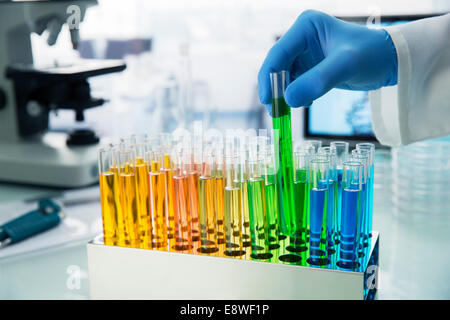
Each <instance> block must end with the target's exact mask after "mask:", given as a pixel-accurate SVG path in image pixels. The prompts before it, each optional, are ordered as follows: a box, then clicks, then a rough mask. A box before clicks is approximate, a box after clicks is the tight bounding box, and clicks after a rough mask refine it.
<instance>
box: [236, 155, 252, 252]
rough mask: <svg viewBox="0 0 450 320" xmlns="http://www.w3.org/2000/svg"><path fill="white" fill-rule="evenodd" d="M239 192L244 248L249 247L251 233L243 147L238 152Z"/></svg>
mask: <svg viewBox="0 0 450 320" xmlns="http://www.w3.org/2000/svg"><path fill="white" fill-rule="evenodd" d="M238 161H239V164H238V170H239V182H240V186H239V192H240V194H241V207H242V209H241V212H242V246H243V247H244V248H247V247H250V246H251V245H252V242H251V232H250V212H249V198H248V182H247V181H248V163H247V150H245V148H244V147H242V149H241V150H240V152H239V159H238Z"/></svg>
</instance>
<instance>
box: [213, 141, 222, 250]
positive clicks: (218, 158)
mask: <svg viewBox="0 0 450 320" xmlns="http://www.w3.org/2000/svg"><path fill="white" fill-rule="evenodd" d="M214 158H215V159H214V162H215V166H216V170H215V177H214V179H215V184H216V186H215V188H216V216H217V243H218V244H224V243H225V226H224V220H225V202H224V188H225V177H224V162H223V161H224V158H223V153H222V150H219V149H217V150H216V151H215V156H214Z"/></svg>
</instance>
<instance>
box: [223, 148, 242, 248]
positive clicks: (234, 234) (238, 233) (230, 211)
mask: <svg viewBox="0 0 450 320" xmlns="http://www.w3.org/2000/svg"><path fill="white" fill-rule="evenodd" d="M238 159H239V158H238V156H235V155H231V156H226V157H225V174H226V179H225V189H224V193H225V197H224V198H225V216H224V229H225V243H226V245H225V255H227V256H233V257H236V256H242V255H243V254H245V251H243V243H242V203H241V192H240V181H239V170H238V163H239V160H238Z"/></svg>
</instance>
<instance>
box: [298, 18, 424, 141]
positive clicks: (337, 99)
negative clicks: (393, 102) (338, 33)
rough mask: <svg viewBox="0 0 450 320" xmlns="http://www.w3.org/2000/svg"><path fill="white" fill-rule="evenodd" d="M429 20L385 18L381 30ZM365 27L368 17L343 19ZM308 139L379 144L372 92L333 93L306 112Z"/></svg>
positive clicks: (318, 100)
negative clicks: (349, 140) (367, 141)
mask: <svg viewBox="0 0 450 320" xmlns="http://www.w3.org/2000/svg"><path fill="white" fill-rule="evenodd" d="M425 17H429V16H409V17H406V16H405V17H400V16H399V17H381V23H380V25H381V26H391V25H395V24H402V23H406V22H409V21H412V20H416V19H420V18H425ZM341 19H343V20H347V21H349V22H352V23H358V24H365V23H366V21H367V17H345V18H341ZM305 110H306V112H305V126H304V130H305V137H306V138H310V137H314V138H342V139H354V140H376V139H375V135H374V133H373V130H372V120H371V110H370V104H369V93H368V91H350V90H342V89H332V90H331V91H329V92H328V93H327V94H325V95H324V96H322V97H320V98H319V99H317V100H315V101H314V102H313V104H312V106H311V107H309V108H307V109H305Z"/></svg>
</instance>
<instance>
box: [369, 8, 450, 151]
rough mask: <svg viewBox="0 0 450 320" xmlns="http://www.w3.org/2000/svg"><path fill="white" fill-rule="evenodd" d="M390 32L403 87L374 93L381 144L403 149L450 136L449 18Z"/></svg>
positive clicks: (375, 127)
mask: <svg viewBox="0 0 450 320" xmlns="http://www.w3.org/2000/svg"><path fill="white" fill-rule="evenodd" d="M385 29H386V31H387V32H388V33H389V34H390V36H391V39H392V41H393V43H394V46H395V49H396V51H397V58H398V82H397V85H396V86H392V87H384V88H382V89H380V90H376V91H372V92H370V101H371V111H372V124H373V130H374V132H375V135H376V137H377V139H378V140H379V141H380V143H382V144H384V145H389V146H400V145H405V144H409V143H412V142H415V141H420V140H425V139H429V138H434V137H440V136H446V135H450V14H446V15H443V16H439V17H433V18H428V19H423V20H418V21H414V22H410V23H407V24H403V25H398V26H391V27H387V28H385Z"/></svg>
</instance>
